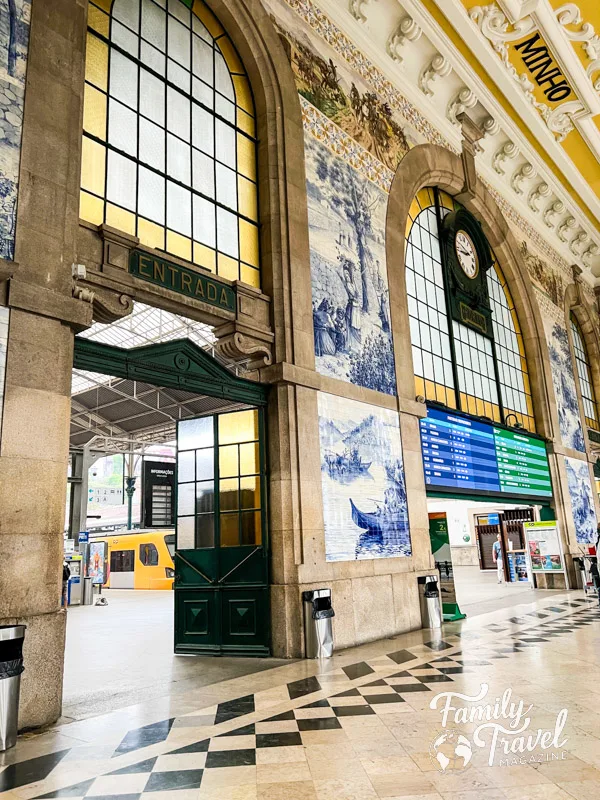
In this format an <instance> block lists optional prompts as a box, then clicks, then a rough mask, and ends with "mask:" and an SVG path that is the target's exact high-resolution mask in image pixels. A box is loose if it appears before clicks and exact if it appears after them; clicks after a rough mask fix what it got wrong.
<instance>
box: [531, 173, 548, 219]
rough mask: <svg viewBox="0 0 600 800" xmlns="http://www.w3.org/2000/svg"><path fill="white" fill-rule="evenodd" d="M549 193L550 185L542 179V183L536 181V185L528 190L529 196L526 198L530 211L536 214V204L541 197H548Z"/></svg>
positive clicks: (537, 208)
mask: <svg viewBox="0 0 600 800" xmlns="http://www.w3.org/2000/svg"><path fill="white" fill-rule="evenodd" d="M549 195H550V187H549V186H548V184H547V183H545V182H544V181H542V183H538V185H537V186H536V187H535V188H534V189H532V190H531V191H530V192H529V197H528V198H527V203H528V205H529V208H530V209H531V210H532V211H535V212H536V214H537V212H538V211H539V210H540V209H539V206H538V201H539V200H540V199H541V198H542V197H548V196H549Z"/></svg>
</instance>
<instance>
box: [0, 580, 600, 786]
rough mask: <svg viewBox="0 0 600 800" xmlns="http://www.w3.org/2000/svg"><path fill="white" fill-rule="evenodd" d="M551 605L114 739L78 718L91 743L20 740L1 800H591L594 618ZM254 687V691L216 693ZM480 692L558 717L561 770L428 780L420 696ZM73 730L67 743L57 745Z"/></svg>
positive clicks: (599, 700) (596, 653) (266, 679)
mask: <svg viewBox="0 0 600 800" xmlns="http://www.w3.org/2000/svg"><path fill="white" fill-rule="evenodd" d="M564 597H565V595H560V597H559V600H558V601H557V600H555V601H554V602H549V603H548V605H544V604H543V603H538V604H535V603H534V604H532V606H531V607H532V608H534V610H531V611H525V612H524V613H522V614H521V615H520V616H513V617H509V616H508V613H507V615H506V619H499V615H495V618H494V620H495V621H493V622H487V623H486V622H485V620H478V618H475V620H473V621H472V622H471V621H465V622H463V623H453V624H450V625H445V626H444V630H443V632H442V633H441V634H438V635H434V634H433V632H432V631H423V632H418V634H414V633H413V634H406V635H404V636H400V637H396V638H394V639H392V640H386V641H384V642H379V643H376V644H373V645H369V646H363V647H361V648H356V649H354V650H350V651H346V652H343V653H340V654H336V656H335V657H334V658H333V659H331V661H329V662H325V663H322V664H319V663H318V662H308V661H305V662H301V663H300V664H295V665H290V668H289V669H288V668H287V667H285V668H284V669H283V670H272V671H270V672H272V673H273V674H272V675H271V676H269V673H261V675H260V676H252V677H251V678H247V679H245V680H239V681H230V682H228V683H229V684H231V685H229V686H225V685H224V686H223V687H222V689H220V688H219V687H217V688H216V689H215V690H214V697H215V700H216V701H215V702H213V703H212V704H211V705H206V706H202V703H200V706H199V707H196V708H190V709H189V710H187V711H186V712H185V713H177V714H174V715H173V716H169V717H167V718H165V719H160V720H156V721H154V722H151V723H149V724H144V725H140V726H139V727H134V726H132V727H131V728H130V729H128V730H126V731H125V732H124V733H123V734H122V733H119V732H118V729H117V731H116V735H115V733H112V732H111V731H110V720H108V721H107V720H104V719H103V718H98V719H96V720H87V721H86V724H87V731H88V736H89V732H90V731H92V732H93V730H94V725H95V726H96V729H97V731H98V735H97V736H96V737H95V738H94V737H93V736H91V737H90V738H91V741H88V743H87V744H81V743H80V742H79V741H78V740H77V739H76V738H75V737H76V736H77V735H78V734H79V733H80V732H81V731H82V730H83V729H84V726H82V725H81V723H76V725H77V726H79V727H78V728H75V730H72V729H73V728H74V726H73V725H70V726H69V725H68V726H62V727H61V728H60V729H58V730H57V731H56V734H55V736H56V739H55V740H52V741H50V742H49V743H48V746H47V748H46V752H36V753H35V755H32V756H31V757H26V756H27V755H28V754H30V753H33V752H35V748H34V749H33V750H32V747H34V745H35V744H36V737H33V738H32V739H29V740H26V741H23V742H20V743H19V745H18V746H17V748H16V749H15V751H11V756H10V758H9V762H10V763H5V764H4V766H2V761H0V800H9V799H10V800H15V799H16V798H21V799H22V800H33V799H34V798H36V799H38V798H39V799H40V800H41V798H60V797H70V798H75V799H76V798H84V797H85V798H95V799H96V800H100V798H106V800H108V799H110V800H143V799H144V798H152V799H153V800H162V798H171V800H205V799H207V800H208V798H219V800H283V798H285V800H330V798H331V799H332V800H333V798H335V800H338V798H340V800H361V799H362V798H377V797H386V798H394V797H404V798H415V797H421V798H425V800H439V798H444V799H445V798H451V800H480V798H481V799H482V800H486V799H488V800H500V799H501V798H514V800H517V798H518V800H527V799H528V798H529V797H531V798H540V799H541V798H544V800H565V798H569V797H580V796H581V797H583V796H584V794H583V793H582V794H580V792H583V791H584V790H586V792H587V793H586V794H585V796H586V800H588V798H595V797H600V681H599V680H598V678H600V650H599V648H598V642H599V641H600V608H599V607H598V604H597V601H594V602H591V601H589V600H587V599H586V598H584V597H583V596H582V595H581V593H577V592H574V593H571V594H570V595H569V598H570V599H568V600H564V599H563V598H564ZM524 608H528V606H525V607H524ZM357 655H358V656H360V658H358V659H357V658H356V656H357ZM302 673H304V674H302ZM298 675H301V676H300V677H295V678H294V679H293V680H285V678H287V677H290V676H298ZM594 681H595V683H594ZM253 682H254V683H256V684H257V686H256V691H253V692H248V693H245V694H240V695H239V696H234V697H231V696H229V695H231V693H232V692H234V691H235V689H236V688H237V687H238V686H239V685H243V686H250V685H251V684H252V683H253ZM483 682H485V683H487V684H489V686H490V687H491V689H492V690H493V691H497V692H501V691H502V690H503V689H504V688H507V687H512V688H513V689H514V692H515V695H518V696H522V697H523V698H524V699H525V700H526V701H527V702H533V703H534V705H535V706H536V713H537V715H538V717H539V720H540V726H541V725H542V723H545V722H546V721H547V718H548V717H551V716H552V714H553V713H554V715H556V710H555V707H556V708H558V706H560V705H561V703H562V705H563V706H564V707H567V708H568V709H569V714H570V716H571V717H572V718H573V725H572V731H570V735H571V738H572V739H573V740H574V746H573V749H572V751H570V756H571V757H570V758H569V760H568V761H565V762H563V763H562V764H558V765H556V764H555V765H540V766H539V769H536V768H533V767H530V766H528V765H523V766H520V767H518V768H517V767H514V768H510V769H508V768H505V769H504V771H503V772H500V773H499V772H498V771H497V768H496V767H491V768H490V767H488V768H486V767H485V766H483V765H480V764H476V765H474V766H472V767H470V768H469V770H467V771H466V772H465V773H462V777H461V780H462V783H461V782H459V783H457V782H456V781H457V777H456V776H455V777H453V776H449V775H442V774H440V773H439V772H437V771H436V770H435V765H434V764H433V763H432V761H431V759H430V758H429V755H428V746H429V743H430V742H431V740H432V737H433V736H434V735H435V733H436V732H437V731H439V729H440V718H439V711H435V710H431V709H430V708H429V704H430V702H431V700H432V698H433V697H434V696H435V695H436V694H437V693H439V692H443V691H447V690H448V688H449V687H452V688H453V689H454V690H455V691H462V692H465V691H467V692H471V693H473V690H474V689H475V690H477V689H478V687H479V686H480V685H481V683H483ZM595 687H598V688H597V689H596V688H595ZM219 695H223V699H220V697H219ZM590 698H593V699H594V701H595V702H592V703H590V702H589V701H590ZM534 722H535V720H534ZM121 724H122V723H121ZM71 735H73V737H74V738H73V739H72V740H71V742H70V744H72V743H73V742H76V744H74V745H73V746H65V745H66V744H68V743H69V738H68V737H69V736H71ZM44 736H46V737H47V736H48V734H42V735H41V736H40V737H38V739H39V740H40V741H41V740H42V739H43V738H44ZM40 741H38V747H39V744H40ZM28 748H29V749H28ZM578 749H580V750H581V753H580V755H578ZM21 754H23V757H21V758H19V756H20V755H21ZM557 766H559V767H561V768H562V772H559V771H557V770H556V767H557ZM549 767H552V768H553V769H554V771H552V769H548V768H549ZM518 769H520V770H521V772H520V773H519V772H515V771H516V770H518ZM494 770H496V771H494ZM560 778H563V779H564V780H559V779H560ZM452 781H454V783H453V782H452ZM562 784H565V787H563V785H562ZM566 784H569V785H570V784H573V786H571V787H570V789H571V793H569V786H566ZM576 784H577V785H576ZM579 784H585V786H584V788H583V789H582V788H581V787H580V786H579ZM586 786H587V789H586ZM513 789H514V790H516V791H518V792H521V793H520V794H511V793H510V792H511V791H513ZM536 792H537V794H536Z"/></svg>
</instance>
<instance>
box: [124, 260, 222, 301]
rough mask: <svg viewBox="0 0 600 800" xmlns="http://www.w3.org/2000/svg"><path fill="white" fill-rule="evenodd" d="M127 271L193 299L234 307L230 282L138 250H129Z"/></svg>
mask: <svg viewBox="0 0 600 800" xmlns="http://www.w3.org/2000/svg"><path fill="white" fill-rule="evenodd" d="M129 273H130V274H131V275H134V276H135V277H136V278H141V280H144V281H148V282H149V283H154V284H156V285H157V286H162V287H163V288H165V289H170V290H171V291H173V292H179V294H184V295H186V297H192V298H193V299H194V300H202V302H204V303H208V304H209V305H211V306H216V307H217V308H222V309H224V310H226V311H235V290H234V289H233V288H232V287H231V286H227V285H226V284H223V283H220V282H219V281H216V280H213V279H212V278H209V277H207V276H206V275H202V274H200V273H199V272H194V270H191V269H188V268H187V267H181V266H179V264H171V263H170V262H169V261H165V260H164V259H162V258H157V257H156V256H153V255H149V254H148V253H144V252H142V251H140V250H132V251H131V253H130V255H129Z"/></svg>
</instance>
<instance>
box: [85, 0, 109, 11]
mask: <svg viewBox="0 0 600 800" xmlns="http://www.w3.org/2000/svg"><path fill="white" fill-rule="evenodd" d="M112 4H113V0H94V2H93V4H92V3H90V7H91V6H92V5H95V6H99V7H100V8H103V9H104V10H105V11H106V12H107V13H108V14H110V11H111V9H112Z"/></svg>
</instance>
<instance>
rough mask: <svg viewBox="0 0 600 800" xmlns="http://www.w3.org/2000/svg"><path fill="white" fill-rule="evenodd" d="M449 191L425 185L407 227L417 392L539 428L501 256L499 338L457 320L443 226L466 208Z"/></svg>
mask: <svg viewBox="0 0 600 800" xmlns="http://www.w3.org/2000/svg"><path fill="white" fill-rule="evenodd" d="M460 207H461V206H460V205H459V204H458V203H456V202H455V201H454V200H453V199H452V198H451V197H450V196H449V195H448V194H446V193H445V192H442V191H440V190H438V189H433V188H427V189H422V190H421V191H420V192H419V193H418V195H417V196H416V197H415V199H414V200H413V203H412V205H411V208H410V212H409V219H408V223H407V227H406V258H405V262H406V285H407V294H408V311H409V318H410V332H411V344H412V352H413V364H414V371H415V390H416V394H418V395H423V396H424V397H425V399H426V400H430V401H435V402H438V403H442V404H443V405H445V406H447V407H449V408H457V409H460V410H462V411H466V412H467V413H469V414H474V415H477V416H485V417H488V418H490V419H492V420H494V421H496V422H507V421H508V423H509V424H511V423H512V424H514V423H515V422H518V423H520V424H521V425H523V427H525V428H527V429H528V430H530V431H534V430H535V422H534V418H533V403H532V399H531V388H530V385H529V375H528V372H527V362H526V360H525V348H524V345H523V336H522V334H521V329H520V327H519V322H518V319H517V315H516V313H515V308H514V303H513V301H512V297H511V295H510V292H509V290H508V287H507V285H506V281H505V279H504V276H503V275H502V272H501V270H500V267H499V265H498V263H497V262H496V261H495V260H494V264H493V266H492V267H491V269H490V270H489V272H488V273H487V285H488V293H489V297H490V306H491V309H492V328H493V334H494V335H493V339H490V338H487V337H485V336H483V335H481V334H480V333H477V331H475V330H473V329H472V328H468V327H466V326H465V325H462V324H461V323H459V322H456V321H454V320H451V318H450V315H449V313H448V297H447V287H446V285H445V281H444V271H443V265H442V252H441V248H440V226H441V222H442V220H443V218H444V216H445V215H446V214H448V213H449V212H451V211H454V210H457V209H459V208H460Z"/></svg>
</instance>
